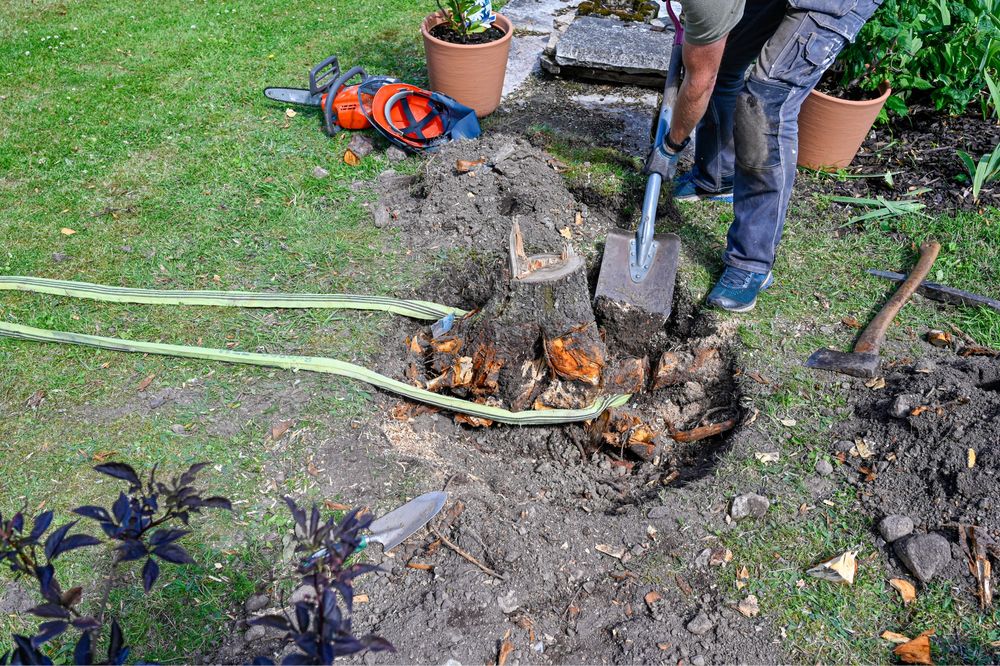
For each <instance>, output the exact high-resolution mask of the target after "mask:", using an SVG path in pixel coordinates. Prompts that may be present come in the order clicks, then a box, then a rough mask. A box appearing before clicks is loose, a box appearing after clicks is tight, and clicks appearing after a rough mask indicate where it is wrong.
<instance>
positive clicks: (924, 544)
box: [893, 534, 951, 583]
mask: <svg viewBox="0 0 1000 666" xmlns="http://www.w3.org/2000/svg"><path fill="white" fill-rule="evenodd" d="M893 549H894V550H895V551H896V555H897V556H898V557H899V559H900V560H901V561H902V562H903V564H904V565H906V568H907V569H909V570H910V573H912V574H913V575H914V576H916V577H917V580H919V581H920V582H922V583H928V582H930V581H931V579H932V578H934V575H935V574H936V573H937V572H938V571H940V570H941V569H942V568H943V567H944V566H945V565H946V564H948V562H949V561H950V560H951V546H950V545H948V540H947V539H945V538H944V537H943V536H941V535H940V534H918V535H916V536H911V537H907V538H905V539H900V540H899V541H896V542H895V543H894V544H893Z"/></svg>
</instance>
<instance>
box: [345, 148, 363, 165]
mask: <svg viewBox="0 0 1000 666" xmlns="http://www.w3.org/2000/svg"><path fill="white" fill-rule="evenodd" d="M344 163H345V164H347V165H348V166H352V167H356V166H358V165H359V164H361V158H360V157H358V156H357V155H356V154H355V153H354V151H353V150H351V149H350V148H348V149H347V150H345V151H344Z"/></svg>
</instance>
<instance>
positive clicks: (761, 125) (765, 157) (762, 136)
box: [733, 80, 789, 169]
mask: <svg viewBox="0 0 1000 666" xmlns="http://www.w3.org/2000/svg"><path fill="white" fill-rule="evenodd" d="M754 84H756V85H754ZM788 92H789V91H788V89H787V88H784V87H783V86H773V85H768V84H765V83H759V82H752V80H751V81H748V82H747V86H746V87H745V88H744V89H743V92H741V93H740V94H739V96H738V97H737V98H736V117H735V119H734V123H733V134H734V138H735V142H736V161H737V162H739V164H740V166H741V167H744V168H746V169H769V168H772V167H776V166H778V165H779V164H781V153H780V146H779V145H778V124H779V113H780V111H781V104H782V102H783V101H784V100H785V99H786V98H787V97H788Z"/></svg>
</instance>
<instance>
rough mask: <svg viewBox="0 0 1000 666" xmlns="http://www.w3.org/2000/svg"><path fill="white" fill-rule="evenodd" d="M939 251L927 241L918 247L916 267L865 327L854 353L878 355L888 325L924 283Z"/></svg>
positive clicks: (938, 247) (855, 345)
mask: <svg viewBox="0 0 1000 666" xmlns="http://www.w3.org/2000/svg"><path fill="white" fill-rule="evenodd" d="M940 251H941V244H940V243H938V242H937V241H928V242H926V243H923V244H922V245H921V246H920V259H919V260H918V261H917V265H916V266H914V267H913V270H912V271H910V274H909V275H908V276H907V277H906V279H905V280H903V283H902V284H901V285H899V288H898V289H897V290H896V293H894V294H893V295H892V298H890V299H889V300H888V301H886V303H885V305H883V306H882V309H881V310H879V311H878V314H877V315H875V318H874V319H872V320H871V321H870V322H869V323H868V326H867V327H865V330H864V332H862V333H861V337H859V338H858V341H857V342H856V343H855V344H854V351H855V352H856V353H862V354H866V353H872V354H877V353H878V351H879V348H880V347H881V346H882V339H883V338H885V332H886V331H887V330H888V329H889V324H891V323H892V320H893V319H895V318H896V315H897V314H899V311H900V310H901V309H902V308H903V306H904V305H906V302H907V301H908V300H910V296H912V295H913V292H915V291H916V290H917V287H919V286H920V283H921V282H923V281H924V278H925V277H927V274H928V273H930V272H931V266H933V265H934V262H935V260H937V256H938V252H940Z"/></svg>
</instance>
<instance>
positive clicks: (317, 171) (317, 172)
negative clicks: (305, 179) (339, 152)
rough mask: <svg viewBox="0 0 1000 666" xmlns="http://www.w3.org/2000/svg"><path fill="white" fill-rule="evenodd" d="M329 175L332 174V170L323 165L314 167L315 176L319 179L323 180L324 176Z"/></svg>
mask: <svg viewBox="0 0 1000 666" xmlns="http://www.w3.org/2000/svg"><path fill="white" fill-rule="evenodd" d="M329 175H330V172H329V171H327V170H326V169H324V168H323V167H321V166H318V167H316V168H315V169H313V178H315V179H317V180H322V179H323V178H326V177H327V176H329Z"/></svg>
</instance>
